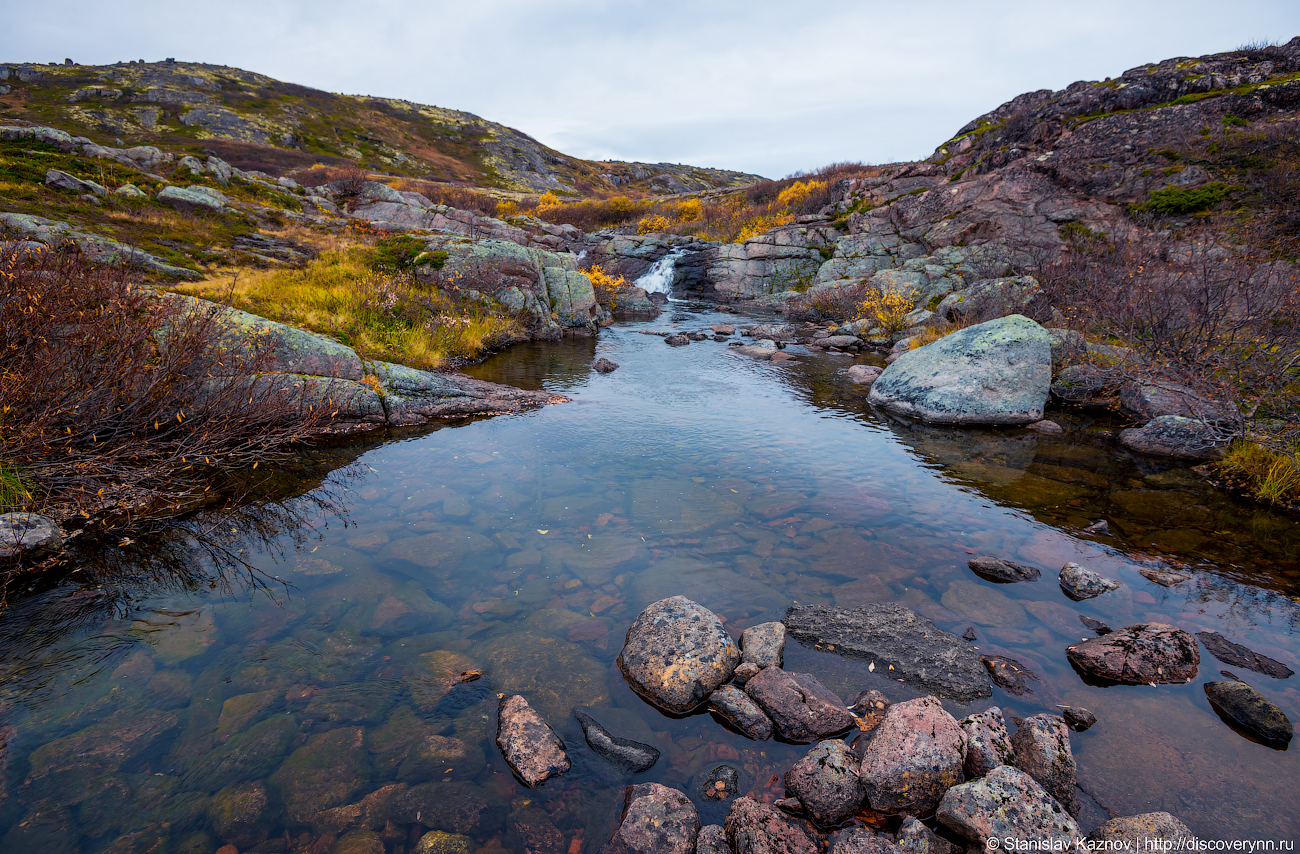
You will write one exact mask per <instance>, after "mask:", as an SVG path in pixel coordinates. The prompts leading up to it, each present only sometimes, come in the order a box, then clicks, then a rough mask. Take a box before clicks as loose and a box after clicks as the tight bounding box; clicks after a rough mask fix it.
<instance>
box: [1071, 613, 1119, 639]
mask: <svg viewBox="0 0 1300 854" xmlns="http://www.w3.org/2000/svg"><path fill="white" fill-rule="evenodd" d="M1079 622H1081V623H1083V627H1084V628H1085V629H1087V630H1088V631H1090V632H1093V633H1095V634H1096V635H1098V636H1101V635H1108V634H1110V633H1111V632H1113V631H1115V630H1114V629H1112V628H1111V627H1110V626H1108V625H1106V624H1105V623H1103V622H1102V621H1101V620H1094V619H1093V618H1092V617H1086V616H1084V615H1083V614H1080V615H1079Z"/></svg>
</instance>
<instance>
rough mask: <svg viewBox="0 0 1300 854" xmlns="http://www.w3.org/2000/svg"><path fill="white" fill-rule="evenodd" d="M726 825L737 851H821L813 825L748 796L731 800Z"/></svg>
mask: <svg viewBox="0 0 1300 854" xmlns="http://www.w3.org/2000/svg"><path fill="white" fill-rule="evenodd" d="M724 826H725V828H726V830H727V841H728V842H730V843H731V850H732V851H733V852H734V854H818V852H819V851H820V847H819V846H818V844H817V834H816V833H815V832H814V831H813V829H812V826H811V825H809V824H808V823H807V822H804V821H800V820H799V819H797V818H792V817H791V816H788V815H786V814H784V813H782V812H781V811H780V810H778V809H776V808H775V807H771V806H769V805H767V804H764V803H759V802H758V801H756V800H754V799H753V798H750V797H748V796H746V797H743V798H736V799H735V800H734V801H732V802H731V809H730V810H729V811H728V812H727V821H726V824H725V825H724Z"/></svg>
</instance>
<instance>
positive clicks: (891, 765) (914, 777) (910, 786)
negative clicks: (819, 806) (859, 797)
mask: <svg viewBox="0 0 1300 854" xmlns="http://www.w3.org/2000/svg"><path fill="white" fill-rule="evenodd" d="M965 760H966V733H965V732H964V731H963V730H962V728H961V726H960V725H959V724H958V723H957V721H956V720H955V719H954V718H953V716H952V715H950V714H948V712H947V711H945V710H944V708H943V706H942V705H941V704H940V702H939V701H938V700H937V699H936V698H934V697H921V698H919V699H916V700H908V701H906V702H903V703H895V704H894V705H892V706H890V707H889V711H888V712H886V713H885V719H884V720H883V721H881V723H880V726H879V727H877V728H876V734H875V737H874V738H872V739H871V742H870V743H869V744H868V745H867V749H866V753H865V755H864V756H863V757H862V768H861V774H862V786H863V788H864V789H865V791H866V796H867V802H868V803H869V804H870V805H871V808H872V809H874V810H876V811H878V812H891V813H892V812H903V813H907V814H909V815H923V814H926V813H929V812H931V811H932V810H933V809H934V806H935V804H937V803H939V799H940V798H941V797H943V793H944V792H945V791H947V790H948V789H949V788H950V787H951V786H955V785H957V784H958V783H960V782H961V781H962V779H963V776H962V767H963V765H964V763H965Z"/></svg>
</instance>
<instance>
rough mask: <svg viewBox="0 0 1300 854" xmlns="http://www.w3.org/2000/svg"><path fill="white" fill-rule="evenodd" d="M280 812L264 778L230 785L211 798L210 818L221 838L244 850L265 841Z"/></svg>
mask: <svg viewBox="0 0 1300 854" xmlns="http://www.w3.org/2000/svg"><path fill="white" fill-rule="evenodd" d="M279 815H280V809H279V806H278V805H277V804H275V803H273V802H272V799H271V797H270V795H269V794H268V792H267V790H266V785H265V784H264V783H262V782H261V781H258V782H255V783H239V784H238V785H235V786H227V787H226V788H224V789H222V790H221V791H219V792H217V793H216V794H215V795H213V796H212V800H210V801H208V821H210V822H211V823H212V829H213V830H214V831H215V832H216V834H217V837H218V838H219V839H221V841H222V842H225V843H226V844H227V845H233V846H235V847H236V848H240V849H248V848H252V847H253V846H255V845H261V844H262V843H263V842H265V841H266V839H267V837H269V836H270V835H271V831H272V829H274V827H275V821H276V819H277V818H279Z"/></svg>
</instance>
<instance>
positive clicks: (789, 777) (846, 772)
mask: <svg viewBox="0 0 1300 854" xmlns="http://www.w3.org/2000/svg"><path fill="white" fill-rule="evenodd" d="M858 766H859V760H858V757H857V754H855V753H854V752H853V751H852V750H851V749H850V748H849V746H848V745H847V744H845V743H844V742H842V741H823V742H820V743H819V744H818V745H817V746H816V747H814V748H813V749H812V750H810V751H808V753H807V754H806V755H805V756H804V757H803V758H802V759H800V760H799V761H798V762H796V763H795V764H794V767H793V768H791V769H790V770H789V771H787V772H785V787H786V789H788V790H789V791H790V792H791V793H793V794H794V796H795V797H796V798H798V799H799V803H801V804H803V808H804V811H805V812H807V813H808V815H809V816H810V817H811V818H812V820H813V821H815V822H817V823H818V824H820V825H823V826H826V827H834V826H835V825H837V824H839V823H840V822H842V821H844V820H845V819H846V818H848V817H849V816H851V815H853V814H854V813H855V812H857V811H858V807H859V806H861V805H862V797H863V791H862V781H861V780H860V779H859V776H858V773H859V770H858Z"/></svg>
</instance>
